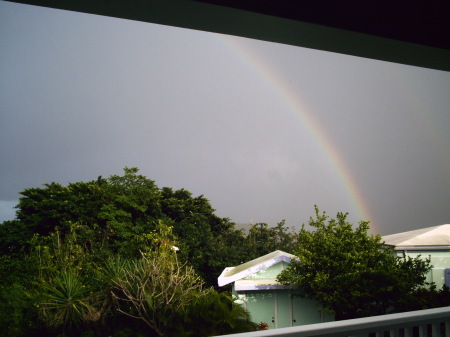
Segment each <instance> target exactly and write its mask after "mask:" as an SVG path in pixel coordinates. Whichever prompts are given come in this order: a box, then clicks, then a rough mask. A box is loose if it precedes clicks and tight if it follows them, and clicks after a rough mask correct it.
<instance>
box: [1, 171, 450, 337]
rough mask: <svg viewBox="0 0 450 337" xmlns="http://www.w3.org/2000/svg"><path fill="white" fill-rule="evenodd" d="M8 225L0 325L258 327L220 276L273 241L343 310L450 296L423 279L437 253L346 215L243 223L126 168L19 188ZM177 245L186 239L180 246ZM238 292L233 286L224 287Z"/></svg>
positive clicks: (4, 227)
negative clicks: (291, 222) (403, 248)
mask: <svg viewBox="0 0 450 337" xmlns="http://www.w3.org/2000/svg"><path fill="white" fill-rule="evenodd" d="M21 194H22V197H21V198H20V200H19V204H18V206H17V216H16V219H15V220H12V221H5V222H4V223H3V224H1V225H0V335H2V336H11V337H20V336H27V337H33V336H43V335H46V336H70V337H72V336H83V337H103V336H113V337H119V336H120V337H142V336H167V337H170V336H195V337H197V336H198V337H202V336H205V337H206V336H213V335H217V334H227V333H238V332H245V331H252V330H256V329H257V328H258V327H257V326H256V325H255V324H254V323H253V322H251V319H250V317H249V315H248V313H247V312H246V311H245V310H244V309H243V308H242V307H241V306H240V305H238V304H236V303H235V302H234V300H233V299H232V297H231V296H230V294H229V293H228V292H224V289H221V291H222V292H218V290H217V289H215V287H216V286H217V278H218V276H219V275H220V273H221V272H222V270H223V269H224V268H225V267H229V266H236V265H239V264H241V263H244V262H246V261H249V260H252V259H255V258H257V257H260V256H262V255H264V254H267V253H270V252H272V251H274V250H283V251H286V252H288V253H293V254H295V255H297V256H298V257H299V261H300V262H294V263H292V264H291V267H289V268H288V269H286V271H285V272H284V273H283V274H281V276H280V281H281V282H283V283H286V284H294V285H297V286H299V287H300V288H301V289H302V290H303V292H304V295H305V296H306V297H312V298H316V299H318V300H319V301H320V302H321V303H322V304H323V306H324V307H325V308H327V309H329V310H331V311H334V312H336V313H337V315H338V317H339V318H345V317H359V316H364V315H369V314H370V315H371V314H377V313H385V312H389V311H392V310H396V311H401V310H410V309H423V308H428V307H433V306H437V305H442V304H445V305H447V304H450V291H449V290H448V289H443V290H440V291H437V290H436V289H434V288H433V287H431V288H430V289H425V288H423V287H421V286H422V285H424V282H425V278H424V273H425V272H426V271H427V270H428V269H429V263H428V262H427V261H422V260H420V259H414V260H413V259H401V258H397V257H396V256H395V255H394V254H393V250H392V249H385V248H383V246H382V244H381V242H380V237H379V236H375V237H374V236H370V235H368V232H367V231H368V224H367V223H366V222H361V223H360V225H359V227H357V228H356V229H355V230H353V229H352V226H351V224H349V223H347V222H346V215H344V214H340V213H339V214H338V216H337V220H334V219H331V220H329V221H328V223H326V221H327V219H328V218H327V216H326V215H325V213H324V214H319V212H318V210H317V209H316V217H317V219H315V220H313V219H311V221H310V225H311V226H313V227H315V228H316V231H315V232H309V231H307V230H306V229H305V228H303V229H302V230H301V231H300V233H296V232H294V231H293V230H292V229H291V228H289V227H287V226H286V224H285V222H284V221H281V222H280V223H278V224H277V226H275V227H269V226H268V225H267V224H264V223H258V224H254V225H252V226H251V227H250V228H249V230H248V231H245V230H238V229H236V225H235V224H234V223H233V222H231V221H230V220H229V219H228V218H220V217H218V216H217V215H215V214H214V209H213V208H212V206H211V204H210V203H209V201H208V200H207V199H206V198H205V197H203V196H198V197H194V196H193V195H192V194H191V193H190V192H189V191H187V190H184V189H180V190H174V189H172V188H169V187H163V188H159V187H158V186H157V185H156V184H155V183H154V182H153V181H152V180H149V179H148V178H146V177H144V176H142V175H139V174H138V170H137V169H136V168H125V169H124V173H123V175H122V176H118V175H113V176H111V177H109V178H107V179H104V178H102V177H99V178H98V179H96V180H93V181H89V182H76V183H71V184H68V185H67V186H63V185H61V184H58V183H50V184H46V185H44V186H43V187H41V188H28V189H25V190H24V191H23V192H22V193H21ZM174 247H177V249H175V248H174ZM226 290H229V289H225V291H226Z"/></svg>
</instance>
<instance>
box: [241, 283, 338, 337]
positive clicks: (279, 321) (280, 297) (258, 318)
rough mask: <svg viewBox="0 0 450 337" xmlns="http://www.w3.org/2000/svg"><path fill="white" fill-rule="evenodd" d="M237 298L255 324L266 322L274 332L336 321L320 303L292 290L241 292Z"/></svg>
mask: <svg viewBox="0 0 450 337" xmlns="http://www.w3.org/2000/svg"><path fill="white" fill-rule="evenodd" d="M237 295H238V297H239V300H240V302H241V303H242V304H243V305H244V307H245V308H246V309H247V310H248V311H249V313H250V315H251V319H252V321H253V322H255V323H260V322H265V323H267V324H268V326H269V328H270V329H275V328H286V327H291V326H299V325H306V324H314V323H321V322H331V321H334V316H333V315H330V314H327V313H322V312H320V311H319V306H318V304H317V302H316V301H314V300H310V299H304V298H301V297H299V296H298V295H296V294H295V292H294V291H292V290H289V289H276V290H255V291H243V292H240V291H238V292H237Z"/></svg>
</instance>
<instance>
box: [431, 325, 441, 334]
mask: <svg viewBox="0 0 450 337" xmlns="http://www.w3.org/2000/svg"><path fill="white" fill-rule="evenodd" d="M439 325H440V324H439V323H432V324H431V336H432V337H440V336H439V335H440V334H439V332H440V331H439Z"/></svg>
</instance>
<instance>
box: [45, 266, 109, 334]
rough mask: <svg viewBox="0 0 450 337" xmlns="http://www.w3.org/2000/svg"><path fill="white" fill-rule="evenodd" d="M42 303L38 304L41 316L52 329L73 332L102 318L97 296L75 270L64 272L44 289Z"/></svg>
mask: <svg viewBox="0 0 450 337" xmlns="http://www.w3.org/2000/svg"><path fill="white" fill-rule="evenodd" d="M42 290H43V291H42V299H41V301H40V302H39V304H38V307H39V314H40V317H41V318H42V319H43V321H44V322H45V323H46V324H47V325H48V326H50V327H54V328H62V329H63V330H65V331H72V330H73V328H75V327H76V326H79V325H81V324H82V323H83V322H93V321H97V320H98V319H99V318H100V316H101V315H100V311H99V310H98V309H97V308H96V305H95V304H96V303H95V302H96V301H95V295H93V294H91V292H90V289H89V288H88V287H86V286H85V285H84V284H83V282H82V281H81V278H80V276H79V275H78V274H77V273H76V272H75V271H72V270H68V271H62V272H60V273H59V274H58V275H57V276H56V277H55V278H54V279H53V281H52V282H49V283H46V284H44V285H43V286H42Z"/></svg>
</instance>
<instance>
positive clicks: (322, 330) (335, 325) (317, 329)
mask: <svg viewBox="0 0 450 337" xmlns="http://www.w3.org/2000/svg"><path fill="white" fill-rule="evenodd" d="M436 320H442V321H446V320H448V321H450V307H443V308H434V309H426V310H418V311H409V312H402V313H398V314H389V315H381V316H372V317H365V318H356V319H349V320H345V321H337V322H327V323H319V324H309V325H303V326H297V327H291V328H280V329H274V330H266V331H254V332H247V333H239V334H231V335H224V336H226V337H272V336H273V337H275V336H283V337H315V336H334V335H340V334H343V333H349V334H352V333H355V332H358V331H362V330H370V329H380V330H381V329H383V327H386V329H389V327H392V326H405V327H406V326H412V325H419V324H420V323H425V322H431V321H436ZM218 337H220V336H218Z"/></svg>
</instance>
